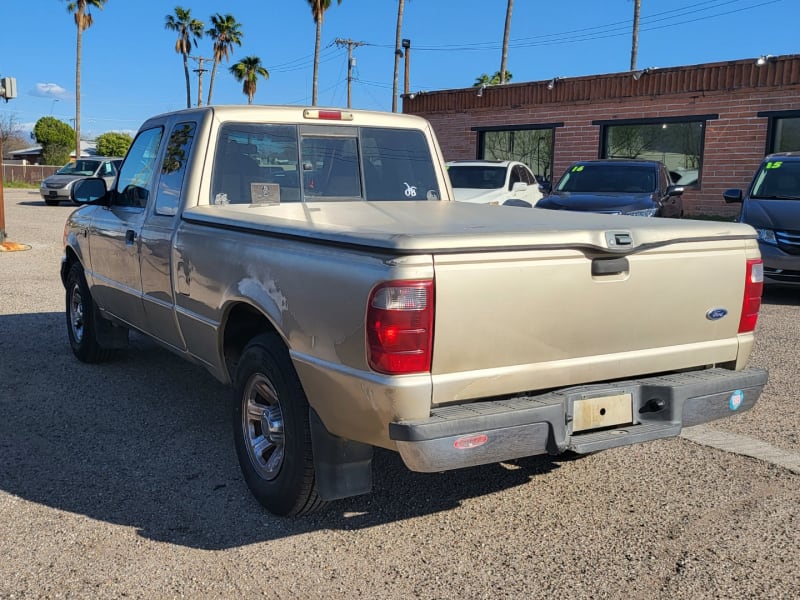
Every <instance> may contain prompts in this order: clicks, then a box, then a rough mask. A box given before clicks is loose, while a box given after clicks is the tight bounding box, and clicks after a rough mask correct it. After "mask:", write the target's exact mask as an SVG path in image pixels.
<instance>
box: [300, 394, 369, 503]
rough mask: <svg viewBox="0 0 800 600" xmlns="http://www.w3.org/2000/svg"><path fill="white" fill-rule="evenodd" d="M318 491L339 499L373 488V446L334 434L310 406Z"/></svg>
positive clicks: (323, 494)
mask: <svg viewBox="0 0 800 600" xmlns="http://www.w3.org/2000/svg"><path fill="white" fill-rule="evenodd" d="M308 422H309V425H310V427H311V448H312V451H313V454H314V471H315V473H316V479H317V493H319V496H320V498H322V499H323V500H338V499H340V498H349V497H350V496H358V495H360V494H368V493H369V492H371V491H372V446H370V445H369V444H362V443H361V442H354V441H352V440H346V439H344V438H340V437H339V436H337V435H333V434H332V433H330V432H329V431H328V430H327V428H326V427H325V425H324V424H323V422H322V419H320V418H319V415H318V414H317V412H316V411H315V410H314V409H313V408H310V407H309V409H308Z"/></svg>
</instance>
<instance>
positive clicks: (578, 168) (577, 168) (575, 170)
mask: <svg viewBox="0 0 800 600" xmlns="http://www.w3.org/2000/svg"><path fill="white" fill-rule="evenodd" d="M581 171H583V165H578V166H577V167H572V172H573V173H580V172H581Z"/></svg>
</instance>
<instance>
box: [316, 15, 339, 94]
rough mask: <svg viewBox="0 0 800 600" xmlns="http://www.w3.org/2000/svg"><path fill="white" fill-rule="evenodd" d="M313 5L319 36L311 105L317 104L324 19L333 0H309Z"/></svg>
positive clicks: (317, 38)
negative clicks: (320, 47)
mask: <svg viewBox="0 0 800 600" xmlns="http://www.w3.org/2000/svg"><path fill="white" fill-rule="evenodd" d="M308 3H309V5H310V6H311V14H312V16H313V17H314V23H316V24H317V37H316V41H315V42H314V80H313V84H312V86H311V105H312V106H316V105H317V87H318V86H317V84H318V82H319V46H320V43H321V41H322V21H323V20H324V18H325V11H326V10H328V9H329V8H330V7H331V0H308ZM341 3H342V0H336V4H341Z"/></svg>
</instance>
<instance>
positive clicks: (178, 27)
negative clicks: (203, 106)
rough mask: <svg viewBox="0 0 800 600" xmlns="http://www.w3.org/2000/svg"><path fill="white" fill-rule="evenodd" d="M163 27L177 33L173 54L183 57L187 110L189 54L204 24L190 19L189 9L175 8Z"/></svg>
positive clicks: (201, 35)
mask: <svg viewBox="0 0 800 600" xmlns="http://www.w3.org/2000/svg"><path fill="white" fill-rule="evenodd" d="M164 27H165V28H167V29H169V30H170V31H176V32H177V33H178V40H177V41H176V42H175V52H177V53H178V54H180V55H181V56H183V72H184V73H185V74H186V108H189V107H191V106H192V90H191V89H190V87H189V86H190V83H189V52H190V51H191V49H192V44H194V45H195V46H197V40H199V39H200V38H201V37H203V29H204V28H205V24H204V23H203V22H202V21H198V20H197V19H193V18H192V11H191V9H189V8H183V7H181V6H176V7H175V14H174V15H167V18H166V21H165V23H164ZM198 100H199V98H198Z"/></svg>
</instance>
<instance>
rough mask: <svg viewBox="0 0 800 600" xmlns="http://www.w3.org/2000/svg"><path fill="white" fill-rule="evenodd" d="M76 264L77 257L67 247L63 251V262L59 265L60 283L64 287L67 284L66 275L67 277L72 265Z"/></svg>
mask: <svg viewBox="0 0 800 600" xmlns="http://www.w3.org/2000/svg"><path fill="white" fill-rule="evenodd" d="M76 262H78V255H77V254H75V251H74V250H73V249H72V248H70V247H69V246H68V247H67V248H66V249H65V250H64V262H62V263H61V283H62V284H64V285H66V284H67V275H69V271H70V269H71V268H72V265H74V264H75V263H76Z"/></svg>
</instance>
